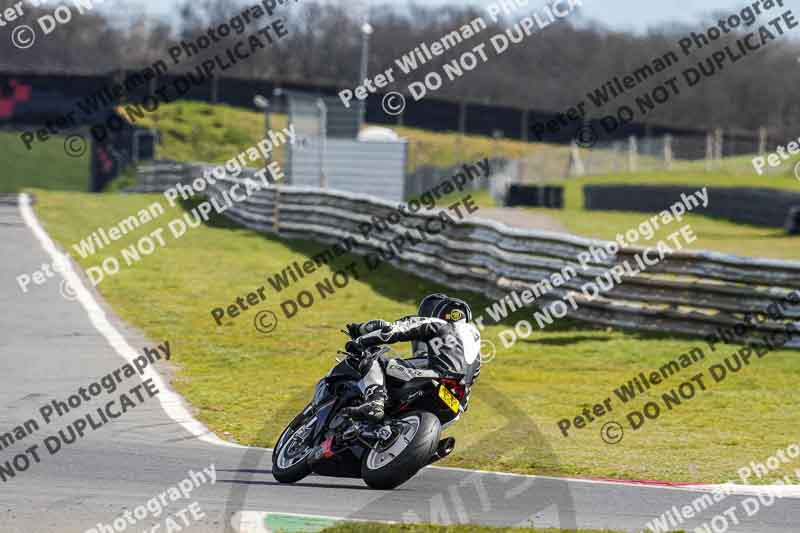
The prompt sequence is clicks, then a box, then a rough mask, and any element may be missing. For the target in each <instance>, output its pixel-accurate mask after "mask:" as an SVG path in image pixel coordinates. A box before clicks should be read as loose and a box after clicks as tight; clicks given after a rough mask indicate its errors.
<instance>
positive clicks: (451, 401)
mask: <svg viewBox="0 0 800 533" xmlns="http://www.w3.org/2000/svg"><path fill="white" fill-rule="evenodd" d="M439 398H441V399H442V401H443V402H444V403H446V404H447V407H449V408H450V409H451V410H452V411H453V412H454V413H458V408H459V406H460V405H461V402H459V401H458V398H456V397H455V396H453V393H452V392H450V391H449V390H447V387H445V386H444V385H439Z"/></svg>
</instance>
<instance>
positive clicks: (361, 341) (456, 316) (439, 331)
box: [342, 293, 481, 422]
mask: <svg viewBox="0 0 800 533" xmlns="http://www.w3.org/2000/svg"><path fill="white" fill-rule="evenodd" d="M471 321H472V310H471V309H470V307H469V305H468V304H467V303H466V302H465V301H464V300H460V299H458V298H451V297H450V296H447V295H446V294H441V293H437V294H430V295H428V296H426V297H425V298H423V299H422V301H421V302H420V304H419V309H418V311H417V314H416V315H410V316H407V317H404V318H401V319H400V320H397V321H396V322H386V321H384V320H370V321H368V322H364V323H360V324H359V323H356V324H348V325H347V332H348V334H349V335H350V337H352V338H353V340H351V341H349V342H348V343H347V345H346V347H345V350H346V351H347V352H348V354H350V355H349V357H350V358H351V361H352V362H353V363H355V366H356V367H357V368H358V370H359V371H360V372H361V374H362V376H363V377H362V379H361V380H360V381H359V383H358V385H359V387H360V389H361V392H362V393H363V394H364V398H365V402H364V403H363V404H362V405H360V406H358V407H349V408H346V409H344V410H343V411H342V413H343V414H346V415H350V416H354V417H358V418H362V419H365V420H368V421H371V422H379V421H381V420H382V419H383V416H384V407H385V403H386V400H387V393H386V385H385V377H384V373H383V368H382V367H381V364H380V362H379V361H377V360H376V359H374V358H372V359H370V358H367V357H365V356H364V351H365V348H368V347H371V346H378V345H381V344H393V343H395V342H405V341H411V342H412V353H413V357H412V358H411V359H395V360H394V361H397V362H398V363H400V364H402V365H404V366H408V367H410V368H416V369H429V370H433V371H435V372H436V373H438V374H439V375H440V376H441V377H450V378H456V379H463V380H464V383H465V384H468V385H469V384H472V382H473V381H474V380H475V379H476V378H477V377H478V374H479V373H480V364H481V362H480V339H481V335H480V333H479V332H478V330H477V328H475V326H473V325H472V324H470V322H471Z"/></svg>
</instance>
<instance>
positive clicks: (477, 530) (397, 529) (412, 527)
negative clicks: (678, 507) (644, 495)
mask: <svg viewBox="0 0 800 533" xmlns="http://www.w3.org/2000/svg"><path fill="white" fill-rule="evenodd" d="M522 531H525V532H527V533H601V532H600V531H599V530H594V529H593V530H589V529H577V530H576V529H536V528H535V529H529V528H525V529H521V528H513V527H482V526H474V525H466V524H462V525H453V526H435V525H430V524H397V525H389V524H376V523H364V522H360V523H355V522H351V523H347V524H340V525H337V526H336V527H330V528H328V529H325V532H326V533H519V532H522ZM603 533H614V532H613V531H610V530H605V531H604V532H603Z"/></svg>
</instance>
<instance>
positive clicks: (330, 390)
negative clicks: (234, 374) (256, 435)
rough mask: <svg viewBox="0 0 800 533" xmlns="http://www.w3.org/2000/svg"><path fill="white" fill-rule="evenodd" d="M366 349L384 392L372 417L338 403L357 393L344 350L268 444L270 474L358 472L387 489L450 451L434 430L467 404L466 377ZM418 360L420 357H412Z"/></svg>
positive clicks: (358, 397)
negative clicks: (379, 412) (378, 413)
mask: <svg viewBox="0 0 800 533" xmlns="http://www.w3.org/2000/svg"><path fill="white" fill-rule="evenodd" d="M387 352H388V348H385V347H383V348H376V349H372V350H371V351H370V353H369V354H368V356H367V357H369V358H370V359H369V360H368V362H369V363H371V361H372V360H377V361H379V363H380V364H381V365H382V368H383V370H384V374H385V376H386V387H387V392H388V396H389V399H388V400H387V402H386V411H385V412H386V414H385V416H384V419H383V420H382V421H381V422H378V423H372V424H371V423H368V422H365V421H358V420H353V419H351V418H350V417H348V416H344V415H342V414H341V413H340V411H341V410H342V409H343V408H344V407H349V406H353V405H358V404H359V403H360V402H362V401H363V396H362V394H361V390H360V389H359V387H358V384H357V383H358V381H359V380H360V379H361V377H362V375H361V373H360V372H359V371H358V370H357V369H356V367H357V366H358V365H354V364H353V363H352V361H350V360H348V359H347V358H346V359H345V360H344V361H341V362H339V364H337V365H336V366H334V367H333V368H332V369H331V371H330V372H329V373H328V374H327V375H326V376H325V377H324V378H322V379H321V380H320V381H319V383H317V386H316V389H315V392H314V398H313V400H312V401H311V403H310V404H309V405H308V406H307V407H306V408H305V409H304V410H303V411H302V412H301V413H300V414H299V415H297V416H296V417H295V419H294V420H293V421H292V422H291V423H290V424H289V426H288V427H287V428H286V429H285V430H284V431H283V433H282V434H281V436H280V438H279V439H278V442H277V444H276V445H275V449H274V451H273V457H272V463H273V469H272V471H273V475H274V476H275V478H276V479H277V480H278V481H280V482H282V483H294V482H296V481H299V480H300V479H302V478H304V477H306V476H307V475H309V474H312V473H314V474H317V475H320V476H333V477H348V478H361V479H363V480H364V481H365V482H366V483H367V485H369V486H370V487H373V488H380V489H391V488H394V487H396V486H398V485H400V484H402V483H404V482H406V481H407V480H408V479H410V478H411V477H413V476H414V475H415V474H416V473H417V472H418V471H419V470H420V469H421V468H423V467H425V466H426V465H428V464H430V463H432V462H434V461H437V460H439V459H441V458H443V457H445V456H447V455H449V453H450V452H451V451H452V449H453V445H454V442H455V441H454V439H452V438H448V439H444V440H440V436H441V430H442V428H443V427H444V426H447V425H449V424H451V423H453V422H455V421H456V420H457V419H458V418H459V417H460V415H461V413H463V412H464V411H465V410H466V409H467V406H468V402H469V389H470V384H468V383H465V382H464V380H463V379H462V380H460V381H459V380H456V379H455V378H443V377H441V376H439V375H438V374H436V373H435V372H433V371H431V370H427V369H425V368H417V367H416V366H415V365H414V362H413V360H402V359H388V358H386V357H385V355H386V353H387ZM420 366H422V365H420Z"/></svg>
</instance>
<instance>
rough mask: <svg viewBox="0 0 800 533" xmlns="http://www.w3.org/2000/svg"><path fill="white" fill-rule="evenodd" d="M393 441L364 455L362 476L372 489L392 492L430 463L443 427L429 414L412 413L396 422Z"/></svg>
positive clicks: (423, 412) (390, 440) (424, 412)
mask: <svg viewBox="0 0 800 533" xmlns="http://www.w3.org/2000/svg"><path fill="white" fill-rule="evenodd" d="M397 421H398V422H400V424H398V425H397V430H396V432H393V433H394V434H393V435H392V438H391V439H389V440H388V441H386V442H384V443H381V444H380V445H378V447H376V448H375V449H372V450H369V451H368V452H367V453H365V454H364V459H363V460H362V463H361V477H362V478H363V479H364V482H365V483H366V484H367V485H369V486H370V487H371V488H373V489H384V490H388V489H393V488H395V487H397V486H399V485H402V484H403V483H405V482H406V481H408V480H409V479H411V478H412V477H413V476H414V475H415V474H416V473H417V472H419V470H420V469H422V468H423V467H424V466H426V465H428V464H429V463H430V462H431V458H432V457H433V455H434V454H435V453H436V446H437V445H438V444H439V436H440V434H441V432H442V424H441V423H440V422H439V419H438V418H437V417H436V416H434V415H433V414H431V413H428V412H426V411H412V412H411V413H409V414H407V415H404V416H402V417H401V418H398V419H397Z"/></svg>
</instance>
